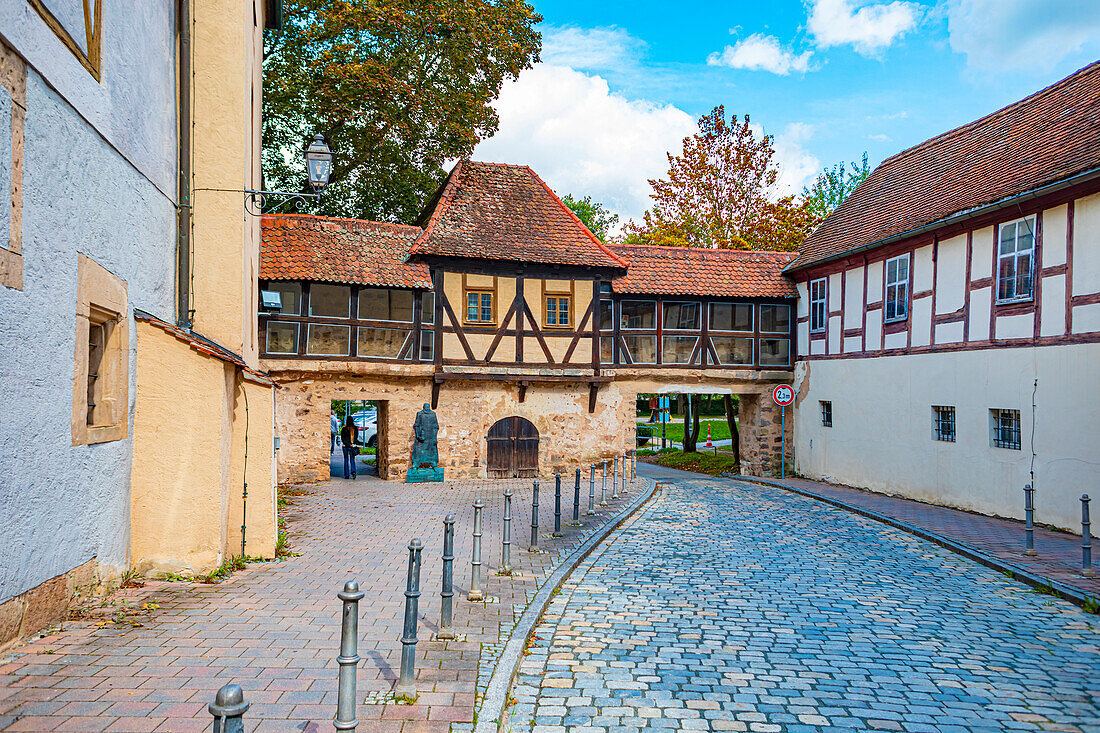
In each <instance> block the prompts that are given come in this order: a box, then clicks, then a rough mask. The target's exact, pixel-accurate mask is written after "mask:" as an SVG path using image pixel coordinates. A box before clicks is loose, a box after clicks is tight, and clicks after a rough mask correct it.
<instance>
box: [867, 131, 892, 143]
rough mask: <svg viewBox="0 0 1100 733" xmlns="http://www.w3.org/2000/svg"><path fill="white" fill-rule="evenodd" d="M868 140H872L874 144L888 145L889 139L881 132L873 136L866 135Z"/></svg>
mask: <svg viewBox="0 0 1100 733" xmlns="http://www.w3.org/2000/svg"><path fill="white" fill-rule="evenodd" d="M867 139H868V140H874V141H875V142H876V143H888V142H890V140H891V138H890V136H889V135H884V134H883V133H881V132H876V133H875V134H874V135H868V136H867Z"/></svg>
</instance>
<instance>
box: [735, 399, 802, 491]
mask: <svg viewBox="0 0 1100 733" xmlns="http://www.w3.org/2000/svg"><path fill="white" fill-rule="evenodd" d="M737 424H738V431H739V432H740V434H741V473H742V474H744V475H746V476H776V477H778V476H779V474H780V468H781V466H780V461H779V457H780V454H781V453H782V451H783V435H782V433H783V431H782V429H781V426H782V424H783V419H782V415H781V414H780V408H779V406H778V405H776V404H775V401H774V400H772V397H771V393H770V392H769V393H767V394H742V395H740V404H739V406H738V409H737ZM786 433H787V450H786V453H787V473H788V474H789V473H790V472H791V471H792V470H793V468H794V463H793V461H792V458H793V456H794V409H793V408H791V407H788V408H787V419H786Z"/></svg>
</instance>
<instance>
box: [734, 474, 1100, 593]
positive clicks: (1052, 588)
mask: <svg viewBox="0 0 1100 733" xmlns="http://www.w3.org/2000/svg"><path fill="white" fill-rule="evenodd" d="M729 478H730V479H734V480H737V481H744V482H747V483H751V484H759V485H761V486H771V487H772V488H776V489H784V490H786V491H790V492H793V493H795V494H799V495H801V496H805V497H806V498H808V499H815V500H817V501H820V502H824V503H826V504H831V505H832V506H835V507H837V508H839V509H844V510H847V511H849V512H852V513H853V514H858V515H860V516H863V517H867V518H868V519H873V520H875V521H876V522H882V523H883V524H888V525H890V526H891V527H894V528H895V529H900V530H902V531H903V532H908V533H909V534H912V535H916V536H917V537H920V538H921V539H923V540H927V541H928V542H932V543H933V544H937V545H939V546H940V547H943V548H945V549H948V550H951V551H952V552H954V553H956V554H959V555H962V556H963V557H965V558H967V559H969V560H973V561H974V562H976V563H978V564H980V565H984V566H986V567H987V568H991V569H993V570H997V571H999V572H1002V573H1005V574H1007V575H1008V576H1009V577H1011V578H1012V579H1013V580H1016V581H1018V582H1020V583H1023V584H1024V585H1027V586H1030V587H1032V588H1035V589H1036V590H1040V591H1047V592H1050V593H1051V594H1053V595H1055V596H1057V597H1058V598H1061V599H1062V600H1064V601H1069V602H1070V603H1073V604H1074V605H1077V606H1080V607H1082V608H1084V607H1085V604H1086V603H1088V602H1089V601H1090V600H1092V601H1095V600H1097V599H1094V598H1092V597H1091V596H1089V595H1088V594H1087V593H1084V592H1083V591H1081V590H1079V589H1077V588H1074V587H1073V586H1071V585H1067V584H1066V583H1063V582H1062V581H1060V580H1054V579H1053V578H1048V577H1046V576H1045V575H1040V574H1038V573H1034V572H1032V571H1030V570H1027V569H1025V568H1022V567H1020V566H1019V565H1016V564H1015V563H1011V562H1009V561H1008V560H1004V559H1002V558H999V557H996V556H994V555H990V554H989V553H987V552H983V551H982V550H979V549H978V548H976V547H972V546H970V545H967V544H963V543H962V542H958V541H957V540H953V539H951V538H950V537H947V536H945V535H942V534H940V533H938V532H933V531H931V530H928V529H925V528H923V527H918V526H917V525H915V524H910V523H909V522H904V521H902V520H900V519H895V518H894V517H891V516H889V515H886V514H881V513H879V512H876V511H873V510H871V509H864V508H863V507H859V506H856V505H854V504H849V503H848V502H846V501H842V500H840V499H835V498H833V497H831V496H825V495H824V494H818V493H816V492H813V491H809V490H807V489H801V488H798V487H797V486H791V485H790V484H784V483H780V482H779V481H771V480H769V479H765V478H760V477H759V476H729Z"/></svg>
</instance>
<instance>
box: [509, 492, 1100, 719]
mask: <svg viewBox="0 0 1100 733" xmlns="http://www.w3.org/2000/svg"><path fill="white" fill-rule="evenodd" d="M660 491H661V493H660V494H659V495H658V496H657V497H655V498H654V499H652V500H651V501H650V502H649V504H648V505H647V506H646V507H645V508H644V509H643V510H642V511H640V512H638V513H637V514H635V515H634V517H633V518H632V519H631V520H630V521H629V522H628V523H627V525H625V526H624V527H623V528H622V529H620V531H619V532H617V533H616V534H615V535H613V537H612V538H611V539H610V540H609V541H607V542H605V543H604V544H602V545H601V546H600V547H599V548H598V549H597V550H596V551H595V552H594V553H593V554H592V555H590V556H589V557H588V558H587V559H586V560H585V561H584V562H583V563H582V564H581V565H580V566H579V567H578V568H577V569H576V571H574V573H573V574H572V575H571V576H570V578H569V579H568V580H567V581H566V583H565V584H564V585H563V586H562V588H561V592H560V594H559V595H558V596H557V597H556V598H555V599H554V600H553V601H552V602H551V605H550V606H549V607H548V608H547V611H546V613H545V615H544V616H543V618H542V620H541V621H540V623H539V625H538V626H536V629H535V632H534V638H533V639H532V643H531V647H530V650H529V653H528V655H527V656H526V657H525V658H524V660H523V662H522V664H521V668H520V672H519V675H518V676H517V678H516V681H515V682H514V684H513V687H512V696H513V697H514V698H515V703H514V706H513V708H512V713H511V718H510V721H511V727H512V729H513V730H517V731H532V730H533V731H534V732H535V733H540V732H541V731H551V730H562V729H564V728H569V729H570V730H575V731H583V730H601V731H602V730H615V729H617V730H638V729H668V728H683V729H700V730H741V731H757V732H759V733H767V732H771V731H775V732H785V733H805V732H809V731H829V732H835V733H839V732H841V731H867V730H887V731H909V732H912V733H924V732H927V733H979V732H984V731H990V732H992V731H1004V730H1020V731H1028V730H1035V731H1078V732H1082V733H1098V732H1100V617H1097V616H1095V615H1090V614H1086V613H1084V612H1083V611H1081V610H1080V609H1079V608H1077V607H1076V606H1073V605H1071V604H1069V603H1066V602H1063V601H1061V600H1058V599H1055V598H1053V597H1051V596H1049V595H1045V594H1041V593H1036V592H1032V591H1030V590H1029V589H1027V588H1026V587H1025V586H1023V585H1020V584H1018V583H1016V582H1014V581H1012V580H1010V579H1008V578H1006V577H1004V576H1003V575H1001V574H999V573H996V572H994V571H992V570H989V569H987V568H985V567H982V566H980V565H977V564H975V563H972V562H970V561H968V560H966V559H964V558H962V557H960V556H958V555H954V554H952V553H951V552H949V551H947V550H944V549H942V548H940V547H938V546H935V545H932V544H930V543H928V542H925V541H923V540H920V539H918V538H916V537H913V536H911V535H909V534H906V533H904V532H901V531H899V530H895V529H893V528H890V527H888V526H885V525H882V524H880V523H877V522H875V521H872V520H868V519H865V518H862V517H859V516H856V515H853V514H850V513H848V512H846V511H843V510H839V509H836V508H832V507H829V506H826V505H824V504H822V503H820V502H816V501H814V500H811V499H807V498H804V497H800V496H797V495H794V494H791V493H789V492H785V491H782V490H779V489H774V488H770V487H764V486H756V485H747V484H743V483H738V482H735V481H732V480H723V479H710V478H707V479H702V478H701V479H697V480H683V481H679V482H677V483H674V484H662V485H661V490H660Z"/></svg>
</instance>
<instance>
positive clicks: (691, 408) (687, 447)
mask: <svg viewBox="0 0 1100 733" xmlns="http://www.w3.org/2000/svg"><path fill="white" fill-rule="evenodd" d="M699 402H700V400H699V396H698V395H687V411H686V412H685V413H684V452H685V453H695V452H696V450H697V448H698V444H699ZM688 412H690V413H691V417H690V420H689V419H688V414H687V413H688Z"/></svg>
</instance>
